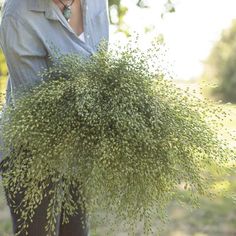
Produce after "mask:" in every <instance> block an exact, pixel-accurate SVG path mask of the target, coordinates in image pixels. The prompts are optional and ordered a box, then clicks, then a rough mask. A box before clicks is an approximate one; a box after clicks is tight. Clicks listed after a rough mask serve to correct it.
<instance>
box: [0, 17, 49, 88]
mask: <svg viewBox="0 0 236 236" xmlns="http://www.w3.org/2000/svg"><path fill="white" fill-rule="evenodd" d="M0 43H1V47H2V50H3V53H4V55H5V58H6V62H7V66H8V70H9V75H10V79H11V85H12V89H13V91H12V92H14V90H15V89H17V88H18V87H19V86H21V85H26V84H28V83H29V84H34V83H35V82H37V81H38V80H39V79H40V77H39V74H38V73H39V71H40V70H42V69H43V68H46V67H47V61H46V60H45V57H46V56H47V51H46V49H45V48H44V46H43V44H42V42H40V39H39V38H38V37H37V35H36V34H35V33H34V32H33V30H32V29H31V28H29V26H28V25H27V24H25V23H24V22H23V19H21V18H18V17H15V16H11V15H8V16H6V17H4V18H3V19H2V22H1V26H0Z"/></svg>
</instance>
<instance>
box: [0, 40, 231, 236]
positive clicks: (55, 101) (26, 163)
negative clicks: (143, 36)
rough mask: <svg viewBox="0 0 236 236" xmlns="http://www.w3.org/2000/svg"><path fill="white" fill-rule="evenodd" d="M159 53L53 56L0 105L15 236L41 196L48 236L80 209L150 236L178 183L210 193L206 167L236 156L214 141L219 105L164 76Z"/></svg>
mask: <svg viewBox="0 0 236 236" xmlns="http://www.w3.org/2000/svg"><path fill="white" fill-rule="evenodd" d="M158 52H159V47H158V45H157V44H155V43H154V44H153V46H152V47H151V48H150V49H149V50H145V51H141V50H139V49H138V48H134V47H132V46H131V44H127V46H125V47H120V46H117V47H113V48H110V49H109V50H106V47H104V46H103V44H102V43H101V44H100V48H99V50H98V52H97V53H95V54H93V55H92V56H91V57H89V58H87V59H85V58H82V57H81V56H79V55H77V54H70V55H60V54H58V55H57V59H58V60H54V64H53V65H52V66H51V67H50V69H49V70H47V71H44V72H43V73H42V78H43V79H42V83H40V84H39V85H37V86H34V87H32V88H31V89H29V88H27V90H26V89H25V91H24V90H23V89H22V91H21V93H20V96H18V99H17V100H16V103H15V104H14V105H12V104H10V105H9V106H8V107H6V109H5V111H4V114H3V117H2V120H1V122H2V137H3V142H4V148H3V153H4V154H5V158H4V159H5V160H7V161H5V162H3V166H4V169H5V171H4V173H3V184H4V186H5V188H6V189H7V190H8V191H10V192H11V193H12V194H13V195H14V194H15V193H16V192H17V191H19V190H20V189H22V188H23V189H25V190H24V201H23V204H24V210H22V209H20V208H18V211H19V212H20V213H21V216H22V225H21V230H19V232H21V231H24V230H26V228H27V224H26V222H27V221H28V220H29V219H32V217H33V215H34V212H35V209H36V208H37V207H38V205H40V203H41V201H42V199H43V198H44V197H45V196H46V195H50V204H49V206H48V214H47V217H48V225H47V232H48V235H53V233H55V219H56V217H57V215H58V214H60V212H61V211H62V210H63V212H64V213H63V222H64V223H67V222H68V216H70V215H73V214H74V212H75V211H76V209H77V208H78V205H80V206H81V205H82V206H83V209H84V210H85V212H86V213H87V215H88V216H92V215H93V214H95V213H96V212H102V211H103V212H105V213H107V214H105V215H104V214H103V217H101V218H100V220H105V221H106V222H110V223H114V222H118V221H119V222H120V221H122V222H123V223H124V226H126V227H127V229H129V231H130V232H132V231H133V229H134V226H135V225H136V223H138V222H140V221H142V220H144V233H148V232H149V231H150V229H151V223H150V222H151V220H152V219H153V217H158V218H159V219H164V218H163V216H164V215H165V214H164V213H165V207H166V205H167V203H168V202H169V201H170V200H171V199H173V198H174V199H177V200H178V199H179V200H181V195H179V194H178V193H179V189H181V188H182V186H184V187H183V189H185V191H189V192H190V193H192V194H191V196H192V199H195V197H197V196H198V195H199V194H200V195H204V194H206V195H208V194H209V193H210V187H211V183H212V176H211V174H210V173H209V171H208V170H209V169H208V168H209V167H211V168H212V167H214V168H218V170H220V169H219V168H223V166H224V163H225V162H227V161H229V160H230V159H231V158H232V157H234V155H235V152H234V151H233V150H231V149H230V148H229V146H228V145H227V143H226V142H225V141H224V140H223V139H220V138H219V135H218V131H219V130H220V129H219V128H220V127H221V126H220V120H221V117H220V116H219V114H220V112H221V111H220V108H219V107H218V106H213V104H211V103H210V102H209V101H208V102H207V101H205V100H201V99H199V98H197V97H196V96H193V95H191V94H190V93H188V92H186V91H183V90H181V89H179V88H177V87H176V86H175V85H174V83H173V82H172V81H171V80H170V79H166V78H165V76H164V73H163V71H162V70H161V69H160V67H159V66H158V63H159V62H160V60H158V59H160V53H158ZM158 61H159V62H158ZM9 150H11V151H10V152H9ZM49 185H50V186H51V191H50V192H48V193H47V192H46V191H45V189H46V188H47V186H49ZM71 186H74V189H75V190H74V193H75V194H78V196H79V195H80V196H81V198H80V201H75V200H73V199H72V197H71V191H70V187H71ZM81 202H83V204H81ZM108 213H109V214H108ZM111 215H112V217H111ZM116 220H118V221H116Z"/></svg>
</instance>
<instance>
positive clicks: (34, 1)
mask: <svg viewBox="0 0 236 236" xmlns="http://www.w3.org/2000/svg"><path fill="white" fill-rule="evenodd" d="M50 1H52V0H28V4H27V5H28V9H29V10H30V11H38V12H45V11H46V10H47V8H48V7H49V5H50Z"/></svg>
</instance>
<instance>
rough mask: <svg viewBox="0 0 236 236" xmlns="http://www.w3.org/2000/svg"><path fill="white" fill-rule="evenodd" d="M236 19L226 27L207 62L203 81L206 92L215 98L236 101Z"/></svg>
mask: <svg viewBox="0 0 236 236" xmlns="http://www.w3.org/2000/svg"><path fill="white" fill-rule="evenodd" d="M235 52H236V20H234V21H233V22H232V24H231V27H230V28H229V29H225V30H224V31H223V32H222V34H221V38H220V39H219V40H218V41H217V42H216V43H215V45H214V47H213V49H212V51H211V53H210V55H209V57H208V59H207V60H206V62H205V71H204V73H203V76H202V81H204V82H207V83H208V84H209V85H208V86H206V87H205V90H204V92H205V94H206V95H207V96H211V97H212V98H213V99H215V100H218V99H221V100H222V101H224V102H232V103H236V66H235V65H236V53H235Z"/></svg>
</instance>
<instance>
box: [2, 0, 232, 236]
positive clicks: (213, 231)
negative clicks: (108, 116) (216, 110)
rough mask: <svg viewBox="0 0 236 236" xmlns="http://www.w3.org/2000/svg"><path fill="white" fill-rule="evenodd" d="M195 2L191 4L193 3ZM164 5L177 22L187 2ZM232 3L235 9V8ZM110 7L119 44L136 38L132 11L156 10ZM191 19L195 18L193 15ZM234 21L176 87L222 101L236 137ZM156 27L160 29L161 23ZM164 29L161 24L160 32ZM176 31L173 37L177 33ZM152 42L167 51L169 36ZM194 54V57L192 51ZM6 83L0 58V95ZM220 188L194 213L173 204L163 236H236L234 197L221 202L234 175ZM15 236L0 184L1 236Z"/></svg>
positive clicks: (140, 5)
mask: <svg viewBox="0 0 236 236" xmlns="http://www.w3.org/2000/svg"><path fill="white" fill-rule="evenodd" d="M191 1H192V2H193V0H191ZM196 1H197V0H195V3H196ZM160 2H161V4H160V6H162V9H161V10H160V9H159V10H160V11H158V14H159V16H160V19H163V18H165V17H166V18H167V17H168V16H167V15H169V14H170V13H171V16H170V18H171V17H172V18H174V17H175V14H176V15H177V14H178V11H179V12H181V10H183V9H182V8H181V7H183V4H184V2H187V0H182V1H178V0H176V1H170V0H165V1H164V0H160ZM205 2H208V3H209V2H210V0H205ZM211 2H212V1H211ZM202 3H203V2H202ZM231 3H232V4H235V3H233V2H231ZM181 4H182V5H181ZM212 4H213V5H212V7H214V3H213V2H212ZM232 6H233V5H232ZM232 6H231V7H232ZM235 6H236V5H235ZM109 7H110V22H111V28H112V29H113V31H112V35H111V37H112V38H113V40H115V35H116V34H118V35H120V34H122V35H124V37H129V36H131V35H132V32H131V31H130V28H129V26H128V22H129V20H128V19H129V14H130V15H131V16H132V17H133V16H134V15H133V14H134V13H132V12H134V11H133V9H134V8H137V9H139V10H141V11H146V10H147V9H148V8H151V7H152V6H151V4H150V1H138V0H132V1H131V0H130V1H129V2H128V1H124V0H123V1H121V0H110V1H109ZM200 7H201V6H200ZM202 7H204V5H202ZM227 9H228V8H227ZM139 10H138V11H139ZM211 10H212V9H207V11H208V13H209V17H210V14H211ZM192 11H194V9H192ZM222 11H224V9H222ZM199 14H201V12H199ZM235 16H236V13H235ZM137 17H138V16H137ZM147 17H148V15H147ZM189 17H191V12H190V15H189ZM219 17H220V16H219ZM137 19H138V18H137ZM186 20H188V19H186ZM230 20H231V21H232V23H231V24H230V25H229V26H228V27H226V28H220V26H219V30H220V34H219V36H218V37H217V38H215V40H214V41H211V46H210V47H208V48H207V49H206V52H205V55H206V56H205V58H204V60H203V62H202V69H201V70H199V71H200V72H199V73H198V75H196V73H195V74H194V73H193V75H192V76H191V77H190V76H189V78H188V79H186V78H183V79H181V78H182V77H181V75H180V76H178V75H177V76H176V79H175V80H174V81H175V83H176V85H177V86H179V87H181V88H182V89H188V88H189V89H190V90H191V91H193V92H195V91H197V95H199V97H201V96H204V97H207V98H209V99H212V100H214V101H218V100H219V99H220V100H222V101H223V103H222V106H223V108H224V109H225V110H226V111H227V112H229V114H230V116H229V117H227V118H226V119H225V122H224V127H223V128H222V129H227V130H229V131H230V132H232V133H233V132H235V131H236V21H234V20H233V18H232V19H230ZM151 21H153V22H154V23H155V21H156V19H155V20H154V18H153V19H151ZM137 22H138V21H137ZM203 23H204V22H203ZM156 24H157V25H158V24H159V23H158V21H157V22H156ZM160 25H161V23H160V24H159V26H160ZM219 25H220V24H219ZM140 27H141V26H140ZM199 27H201V25H200V23H199ZM152 30H153V31H154V29H153V28H152V26H150V25H146V26H145V29H143V31H142V32H144V34H146V35H150V31H152ZM172 30H173V31H174V30H175V29H172ZM209 30H210V29H209ZM163 32H164V31H163ZM186 33H187V32H186ZM154 37H157V38H161V39H162V41H163V42H166V44H167V45H168V34H167V36H165V34H164V33H163V34H162V32H161V33H160V32H159V33H155V34H154ZM193 43H194V42H193ZM177 44H178V42H176V47H178V46H177ZM202 45H203V44H202ZM197 47H199V50H200V47H201V44H200V43H199V44H198V45H197ZM181 50H182V52H183V53H182V54H181V56H182V57H185V54H184V50H186V49H185V48H184V47H183V48H181ZM195 50H196V49H195ZM192 53H193V57H194V51H193V52H192ZM187 60H188V59H187ZM189 60H191V58H189ZM183 67H184V65H183ZM184 68H185V67H184ZM184 68H183V70H184ZM189 69H190V72H191V69H192V71H194V68H188V70H189ZM186 70H187V68H186ZM6 83H7V65H6V63H5V60H4V55H3V54H2V52H0V92H1V93H4V92H5V90H6ZM201 92H202V93H201ZM4 99H5V97H4V95H3V94H1V96H0V101H1V103H4V101H5V100H4ZM226 138H229V142H231V141H232V140H230V137H228V136H227V134H226ZM232 145H234V146H235V145H236V144H235V143H232ZM216 186H217V189H216V190H217V191H218V192H219V193H218V194H217V196H216V197H215V198H214V199H205V198H202V199H200V202H199V206H198V207H197V208H191V207H190V205H188V204H186V205H184V206H180V205H179V204H177V203H176V202H172V203H171V204H170V206H169V209H168V214H169V221H168V222H167V223H166V225H165V227H164V229H163V231H162V232H161V233H160V234H161V236H236V200H234V199H233V198H230V197H229V198H227V197H222V196H221V194H220V193H221V192H222V193H223V192H224V193H225V192H229V193H230V194H232V193H233V194H234V193H235V192H236V174H235V173H231V174H229V175H227V176H223V174H222V176H221V178H219V181H218V182H217V183H216ZM182 194H183V197H184V198H186V199H188V196H187V195H186V193H184V192H183V193H182ZM158 226H159V222H157V221H155V220H154V222H153V231H154V235H157V228H158ZM140 227H141V226H140ZM95 229H96V232H95ZM104 229H109V225H100V226H97V225H95V224H93V222H92V223H91V236H104ZM140 232H141V230H140V231H139V229H138V228H137V233H136V236H141V235H142V234H141V233H140ZM11 235H13V234H12V225H11V221H10V213H9V208H8V207H7V204H6V199H5V196H4V191H3V189H2V185H1V183H0V236H11ZM122 235H127V234H126V232H123V231H122V229H119V228H118V229H117V232H111V233H109V236H122ZM68 236H69V235H68Z"/></svg>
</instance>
